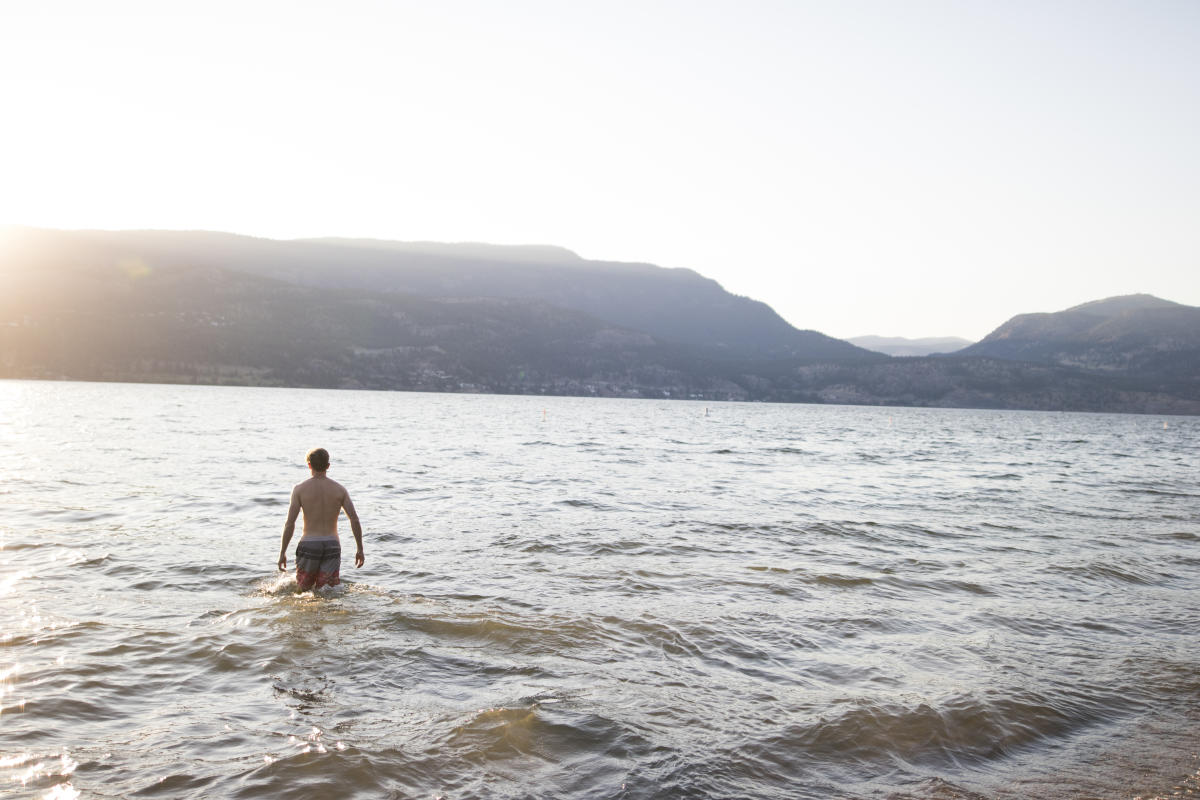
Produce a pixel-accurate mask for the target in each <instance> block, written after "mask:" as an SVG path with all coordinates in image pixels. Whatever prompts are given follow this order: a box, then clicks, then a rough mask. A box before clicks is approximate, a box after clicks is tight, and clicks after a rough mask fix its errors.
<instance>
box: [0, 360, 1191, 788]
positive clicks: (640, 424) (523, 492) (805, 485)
mask: <svg viewBox="0 0 1200 800" xmlns="http://www.w3.org/2000/svg"><path fill="white" fill-rule="evenodd" d="M1164 423H1165V425H1164ZM1198 433H1200V419H1196V418H1169V419H1167V420H1164V419H1163V418H1156V417H1141V416H1111V415H1094V414H1054V413H1032V412H1031V413H1020V412H987V411H961V410H935V409H881V408H856V407H834V406H805V405H793V406H785V405H760V404H754V405H751V404H715V405H712V404H710V405H708V406H705V405H704V404H697V403H690V402H657V401H624V400H597V399H572V398H540V397H496V396H473V395H423V394H409V393H371V392H332V391H310V390H284V389H244V388H220V387H179V386H138V385H111V384H74V383H36V382H0V475H2V476H3V481H2V482H0V507H2V508H3V514H2V516H0V618H2V619H4V626H3V630H2V631H0V706H2V708H0V794H3V793H6V792H7V793H9V794H11V795H12V796H14V797H30V796H31V797H54V798H63V797H82V798H90V797H98V798H111V797H135V796H136V797H142V796H159V797H187V798H192V797H194V798H211V797H271V798H292V797H294V798H311V797H318V796H337V797H361V798H379V797H397V798H402V797H419V798H432V797H443V798H447V799H448V800H449V799H452V798H453V799H458V798H540V797H555V798H580V799H582V798H617V797H620V798H714V799H715V798H784V797H786V798H810V797H811V798H816V797H852V798H923V799H926V800H928V799H932V798H939V799H946V798H973V799H978V798H997V799H999V798H1029V797H1032V798H1037V797H1045V798H1084V797H1104V798H1109V797H1111V798H1133V797H1134V796H1137V795H1146V796H1149V795H1152V794H1156V793H1157V794H1166V795H1170V794H1171V793H1172V792H1174V791H1175V790H1176V789H1175V787H1181V788H1180V789H1179V791H1181V792H1184V791H1185V790H1187V789H1200V785H1198V783H1200V777H1198V773H1197V769H1198V767H1200V762H1197V760H1196V756H1195V753H1196V751H1197V747H1196V742H1197V738H1196V734H1195V731H1196V722H1197V718H1198V717H1200V651H1198V648H1197V641H1196V631H1197V629H1198V627H1200V593H1198V592H1197V591H1196V589H1197V588H1200V573H1198V569H1197V568H1198V567H1200V485H1198V483H1197V476H1198V474H1200V473H1198V472H1197V460H1196V449H1195V445H1196V440H1197V434H1198ZM317 445H320V446H324V447H326V448H328V449H329V450H330V452H331V454H332V459H333V466H332V469H331V471H330V476H331V477H334V478H336V479H338V480H340V481H342V482H343V483H344V484H345V485H346V486H347V487H348V488H349V489H350V491H351V493H352V496H353V497H354V500H355V503H356V505H357V507H358V509H359V513H360V515H361V516H362V518H363V521H364V525H365V528H366V554H367V563H366V566H365V567H364V568H363V569H360V570H355V569H353V567H352V565H351V563H350V561H351V557H352V551H353V548H352V540H351V539H350V537H349V532H348V530H347V531H344V532H343V534H344V539H345V541H344V543H343V549H344V551H346V556H347V557H346V558H344V559H343V578H344V579H345V583H344V584H343V586H342V587H340V588H339V589H337V590H335V591H333V592H332V593H328V594H322V595H318V596H313V595H312V594H298V593H297V592H296V591H295V584H294V581H293V580H292V579H291V578H289V577H288V576H283V577H280V576H279V575H278V574H277V573H276V572H275V569H274V563H275V560H276V557H277V553H278V547H279V530H280V528H281V526H282V523H283V520H284V516H285V512H286V508H287V499H288V492H289V490H290V487H291V485H292V484H293V483H295V482H297V481H299V480H302V479H303V478H305V477H306V476H307V473H306V471H305V469H304V465H303V456H304V453H305V452H306V451H307V450H308V449H309V448H310V447H313V446H317ZM1189 776H1190V777H1189Z"/></svg>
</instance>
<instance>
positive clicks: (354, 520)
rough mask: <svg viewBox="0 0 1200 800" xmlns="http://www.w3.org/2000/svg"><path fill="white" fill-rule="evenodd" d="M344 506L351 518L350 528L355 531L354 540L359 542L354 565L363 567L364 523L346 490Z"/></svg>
mask: <svg viewBox="0 0 1200 800" xmlns="http://www.w3.org/2000/svg"><path fill="white" fill-rule="evenodd" d="M342 508H344V509H345V510H346V516H347V517H348V518H349V520H350V530H352V531H354V541H355V542H357V543H358V552H357V553H355V554H354V566H356V567H361V566H362V565H363V562H364V561H365V560H366V558H365V557H364V556H363V544H362V525H361V524H360V523H359V521H358V512H357V511H355V510H354V503H353V502H352V501H351V500H350V493H349V492H346V499H345V500H343V501H342Z"/></svg>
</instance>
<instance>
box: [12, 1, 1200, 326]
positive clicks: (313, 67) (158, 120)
mask: <svg viewBox="0 0 1200 800" xmlns="http://www.w3.org/2000/svg"><path fill="white" fill-rule="evenodd" d="M1197 143H1200V2H1195V0H1129V1H1128V2H1112V1H1110V0H1080V1H1079V2H1075V1H1073V0H1005V1H1004V2H995V1H994V0H960V1H958V2H952V1H951V0H936V1H934V0H904V1H903V2H897V0H827V1H826V2H815V1H807V0H791V1H790V2H786V1H784V2H770V1H768V0H736V1H734V0H731V1H730V2H710V1H708V0H689V1H687V2H674V1H672V0H637V1H635V2H624V0H602V1H601V0H595V1H593V0H572V2H563V1H561V0H553V1H547V2H540V1H537V0H506V1H505V2H499V1H498V0H493V1H488V0H437V1H436V2H434V1H433V0H429V1H428V2H408V1H406V0H338V2H304V1H303V0H286V2H275V1H274V0H237V1H236V2H226V1H225V0H206V2H203V3H199V2H190V0H173V2H161V1H160V0H152V1H149V2H133V1H131V0H105V2H103V3H97V2H93V0H80V1H78V2H76V1H67V0H37V1H36V2H35V1H34V0H0V224H19V225H33V226H42V227H51V228H100V229H134V228H136V229H145V228H158V229H187V230H201V229H202V230H222V231H232V232H236V233H244V234H250V235H254V236H264V237H269V238H299V237H311V236H356V237H373V238H381V239H394V240H401V241H445V242H465V241H476V242H493V243H500V244H554V245H560V246H563V247H567V248H569V249H571V250H573V251H575V252H577V253H579V254H580V255H582V256H584V257H585V258H593V259H603V260H616V261H641V262H650V263H654V264H658V265H661V266H664V267H687V268H691V269H694V270H696V271H697V272H700V273H701V274H703V275H705V276H707V277H710V278H713V279H715V280H717V281H718V282H720V283H721V284H722V285H723V286H724V287H725V288H726V289H728V290H729V291H731V292H734V293H736V294H740V295H747V296H750V297H753V298H755V299H758V300H763V301H765V302H767V303H769V304H770V305H771V306H772V307H773V308H775V310H776V311H778V312H779V313H780V314H781V315H783V317H784V318H785V319H787V320H788V321H789V322H791V323H792V324H793V325H795V326H796V327H799V328H806V329H815V330H819V331H822V332H824V333H827V334H829V335H832V336H837V337H843V338H844V337H851V336H857V335H864V334H879V335H888V336H906V337H923V336H962V337H965V338H969V339H978V338H981V337H983V336H984V335H986V334H987V333H988V332H990V331H991V330H992V329H994V328H995V327H997V326H998V325H1000V324H1001V323H1003V322H1004V321H1005V320H1007V319H1008V318H1010V317H1011V316H1013V315H1015V314H1018V313H1025V312H1032V311H1056V310H1061V309H1064V308H1067V307H1070V306H1073V305H1077V304H1079V303H1083V302H1086V301H1089V300H1095V299H1099V298H1103V297H1109V296H1113V295H1120V294H1131V293H1134V292H1148V293H1151V294H1155V295H1157V296H1159V297H1163V298H1166V299H1169V300H1174V301H1177V302H1181V303H1186V304H1188V305H1200V146H1198V145H1197Z"/></svg>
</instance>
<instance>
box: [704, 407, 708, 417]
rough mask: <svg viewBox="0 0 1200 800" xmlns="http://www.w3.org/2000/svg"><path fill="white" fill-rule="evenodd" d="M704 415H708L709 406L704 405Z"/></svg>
mask: <svg viewBox="0 0 1200 800" xmlns="http://www.w3.org/2000/svg"><path fill="white" fill-rule="evenodd" d="M704 416H706V417H707V416H708V406H705V407H704Z"/></svg>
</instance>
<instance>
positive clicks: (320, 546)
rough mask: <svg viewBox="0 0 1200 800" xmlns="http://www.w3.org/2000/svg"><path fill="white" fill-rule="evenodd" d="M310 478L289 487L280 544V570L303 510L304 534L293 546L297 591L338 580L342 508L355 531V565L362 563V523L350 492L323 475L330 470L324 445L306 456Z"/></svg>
mask: <svg viewBox="0 0 1200 800" xmlns="http://www.w3.org/2000/svg"><path fill="white" fill-rule="evenodd" d="M305 460H306V461H307V462H308V468H309V469H310V470H311V471H312V477H311V478H309V479H308V480H306V481H303V482H302V483H297V484H296V485H295V487H294V488H293V489H292V503H291V505H290V506H289V507H288V516H287V522H286V523H285V524H284V526H283V543H282V544H280V546H279V569H280V571H283V570H285V569H287V546H288V542H290V541H291V540H292V534H293V533H295V531H296V517H298V516H299V515H300V512H301V511H304V533H303V534H302V535H301V537H300V542H299V543H298V544H297V545H296V583H297V584H299V586H300V591H306V590H308V589H312V588H314V587H316V588H320V587H322V586H337V585H338V584H339V583H341V578H339V577H338V571H339V570H340V569H341V565H342V546H341V543H340V542H339V541H338V531H337V524H338V517H339V516H340V515H341V513H342V510H343V509H345V511H346V516H347V517H348V518H349V519H350V529H351V530H352V531H354V541H356V542H357V543H358V552H357V553H356V554H355V556H354V566H356V567H361V566H362V565H363V560H364V559H363V540H362V525H360V524H359V522H358V513H357V512H356V511H355V510H354V503H352V502H350V494H349V492H347V491H346V490H345V488H343V486H342V485H341V484H340V483H338V482H337V481H334V480H330V479H329V478H327V477H325V473H326V471H327V470H328V469H329V452H328V451H327V450H325V448H323V447H318V448H316V449H314V450H310V451H309V453H308V456H307V457H306V459H305Z"/></svg>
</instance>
